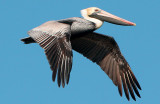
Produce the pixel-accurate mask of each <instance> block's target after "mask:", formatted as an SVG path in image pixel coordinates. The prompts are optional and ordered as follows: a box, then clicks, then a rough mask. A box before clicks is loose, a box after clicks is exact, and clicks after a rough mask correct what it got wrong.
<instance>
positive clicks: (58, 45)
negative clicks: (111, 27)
mask: <svg viewBox="0 0 160 104" xmlns="http://www.w3.org/2000/svg"><path fill="white" fill-rule="evenodd" d="M81 15H82V17H72V18H67V19H61V20H53V21H48V22H45V23H43V24H42V25H40V26H38V27H35V28H33V29H32V30H30V31H28V34H29V37H26V38H23V39H21V41H23V42H24V44H30V43H38V44H39V45H40V46H41V47H42V48H43V49H44V52H45V55H46V57H47V59H48V62H49V64H50V68H51V70H52V71H53V73H52V80H53V81H54V82H55V80H56V76H57V83H58V86H59V87H60V86H62V87H63V88H64V87H65V84H68V83H69V78H70V73H71V69H72V58H73V53H72V49H73V50H75V51H76V52H79V53H80V54H82V55H83V56H84V57H86V58H88V59H89V60H91V61H92V62H94V63H96V64H97V65H99V66H100V68H101V69H102V70H103V71H104V72H105V73H106V74H107V75H108V76H109V78H110V79H111V80H112V81H113V84H114V85H115V86H117V87H118V91H119V94H120V96H122V93H123V90H122V89H124V93H125V95H126V98H127V99H128V100H130V97H129V94H130V95H131V97H132V99H133V100H135V101H136V97H135V94H136V95H137V96H138V97H139V98H141V96H140V94H139V90H141V86H140V84H139V82H138V80H137V79H136V77H135V75H134V73H133V72H132V70H131V68H130V66H129V64H128V62H127V61H126V59H125V58H124V56H123V55H122V53H121V51H120V48H119V46H118V44H117V42H116V41H115V39H114V38H113V37H111V36H108V35H104V34H100V33H96V32H94V31H95V30H97V29H98V28H100V27H101V26H102V25H103V23H104V22H109V23H112V24H116V25H123V26H135V25H136V24H135V23H133V22H130V21H128V20H125V19H122V18H120V17H118V16H115V15H113V14H111V13H109V12H106V11H104V10H102V9H100V8H97V7H89V8H86V9H82V10H81ZM122 87H123V88H122ZM138 89H139V90H138ZM134 93H135V94H134Z"/></svg>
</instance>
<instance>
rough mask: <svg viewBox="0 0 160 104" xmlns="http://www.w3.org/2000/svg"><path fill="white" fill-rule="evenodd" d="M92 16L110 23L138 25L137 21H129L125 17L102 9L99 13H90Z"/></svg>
mask: <svg viewBox="0 0 160 104" xmlns="http://www.w3.org/2000/svg"><path fill="white" fill-rule="evenodd" d="M90 16H91V17H94V18H97V19H99V20H102V21H106V22H109V23H113V24H117V25H124V26H136V24H135V23H133V22H130V21H127V20H125V19H122V18H120V17H117V16H115V15H113V14H110V13H108V12H106V11H104V10H100V11H99V12H97V13H93V14H92V15H90Z"/></svg>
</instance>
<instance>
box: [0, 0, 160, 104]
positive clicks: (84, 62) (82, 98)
mask: <svg viewBox="0 0 160 104" xmlns="http://www.w3.org/2000/svg"><path fill="white" fill-rule="evenodd" d="M159 4H160V1H159V0H147V1H146V0H132V1H130V0H0V29H1V35H0V36H1V38H0V48H1V51H0V65H1V67H0V104H64V103H65V104H111V103H112V104H122V103H123V104H129V103H132V104H160V99H159V98H160V90H159V88H160V76H159V73H160V69H159V65H160V61H159V58H160V45H159V44H160V34H159V31H160V26H159V25H160V13H159V11H160V6H159ZM88 7H99V8H101V9H103V10H105V11H108V12H110V13H112V14H115V15H117V16H119V17H122V18H124V19H127V20H129V21H132V22H135V23H136V24H137V26H135V27H124V26H118V25H113V24H109V23H104V25H103V26H102V27H101V28H100V29H99V30H97V32H99V33H103V34H107V35H110V36H113V37H114V38H115V40H116V41H117V42H118V44H119V46H120V49H121V51H122V53H123V55H124V56H125V58H126V59H127V61H128V62H129V64H130V66H131V68H132V70H133V72H134V74H135V75H136V77H137V79H138V80H139V82H140V84H141V87H142V91H140V94H141V96H142V98H141V99H139V98H137V101H136V102H135V101H133V100H131V101H129V102H128V101H127V99H126V98H125V95H124V93H123V97H120V96H119V93H118V89H117V87H115V86H114V85H113V83H112V81H111V80H110V79H109V78H108V76H107V75H106V74H105V73H104V72H103V71H102V70H101V69H100V67H99V66H97V65H96V64H94V63H92V62H90V61H89V60H88V59H86V58H84V57H83V56H82V55H80V54H79V53H76V52H73V53H74V58H73V68H72V72H71V78H70V83H69V85H68V86H66V87H65V88H58V85H57V82H56V83H53V82H52V72H51V70H50V68H49V64H48V62H47V59H46V56H45V54H44V52H43V49H41V48H40V47H39V46H38V45H37V44H30V45H25V44H23V43H22V42H21V41H20V39H21V38H23V37H27V36H28V35H27V31H28V30H30V29H32V28H34V27H36V26H38V25H40V24H42V23H44V22H46V21H49V20H59V19H65V18H69V17H81V15H80V10H81V9H84V8H88Z"/></svg>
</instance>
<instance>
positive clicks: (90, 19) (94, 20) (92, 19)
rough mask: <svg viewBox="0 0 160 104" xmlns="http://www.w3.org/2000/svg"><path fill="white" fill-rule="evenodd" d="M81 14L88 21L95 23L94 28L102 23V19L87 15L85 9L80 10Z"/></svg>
mask: <svg viewBox="0 0 160 104" xmlns="http://www.w3.org/2000/svg"><path fill="white" fill-rule="evenodd" d="M81 14H82V16H83V17H84V19H86V20H89V21H91V22H93V23H95V24H96V29H98V28H100V27H101V26H102V25H103V21H101V20H99V19H96V18H92V17H89V16H88V15H87V12H86V11H83V10H82V11H81Z"/></svg>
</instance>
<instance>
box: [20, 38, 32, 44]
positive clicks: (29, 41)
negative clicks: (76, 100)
mask: <svg viewBox="0 0 160 104" xmlns="http://www.w3.org/2000/svg"><path fill="white" fill-rule="evenodd" d="M21 41H23V42H24V44H30V43H35V41H34V40H33V39H32V38H31V37H27V38H23V39H21Z"/></svg>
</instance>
